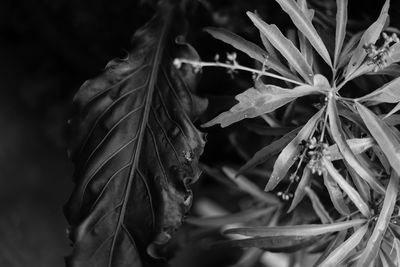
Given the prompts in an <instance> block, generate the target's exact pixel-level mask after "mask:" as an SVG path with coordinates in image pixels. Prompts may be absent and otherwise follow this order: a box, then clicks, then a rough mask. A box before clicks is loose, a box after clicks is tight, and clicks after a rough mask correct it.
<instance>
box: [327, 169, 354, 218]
mask: <svg viewBox="0 0 400 267" xmlns="http://www.w3.org/2000/svg"><path fill="white" fill-rule="evenodd" d="M323 177H324V185H325V187H326V189H327V190H328V193H329V197H330V199H331V201H332V204H333V206H334V207H335V209H336V210H337V211H338V212H339V213H340V214H342V215H345V216H347V215H349V214H350V210H349V207H348V206H347V205H346V203H345V201H344V194H343V192H342V190H341V189H340V188H339V186H338V184H337V183H336V181H335V180H333V178H332V177H331V176H330V175H329V174H328V173H327V172H323Z"/></svg>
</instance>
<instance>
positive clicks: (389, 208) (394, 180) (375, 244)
mask: <svg viewBox="0 0 400 267" xmlns="http://www.w3.org/2000/svg"><path fill="white" fill-rule="evenodd" d="M398 192H399V176H398V175H397V173H396V172H395V171H393V172H392V175H391V177H390V181H389V184H388V187H387V190H386V194H385V199H384V201H383V205H382V210H381V212H380V213H379V217H378V220H377V221H376V224H375V228H374V231H373V232H372V234H371V237H370V238H369V240H368V243H367V246H366V247H365V249H364V251H363V253H362V254H361V257H360V259H359V260H358V262H357V266H358V267H362V266H367V265H368V264H369V263H370V262H372V261H373V260H374V259H375V258H376V256H377V255H378V252H379V250H380V247H381V243H382V240H383V237H384V236H385V233H386V229H387V227H388V225H389V222H390V219H391V216H392V213H393V210H394V207H395V205H396V199H397V193H398Z"/></svg>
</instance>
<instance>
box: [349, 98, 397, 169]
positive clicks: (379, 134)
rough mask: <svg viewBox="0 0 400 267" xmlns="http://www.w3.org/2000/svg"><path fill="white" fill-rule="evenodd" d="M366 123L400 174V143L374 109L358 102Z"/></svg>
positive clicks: (359, 110) (358, 107) (358, 108)
mask: <svg viewBox="0 0 400 267" xmlns="http://www.w3.org/2000/svg"><path fill="white" fill-rule="evenodd" d="M356 106H357V110H358V112H359V113H360V116H361V118H362V119H363V121H364V123H365V125H366V126H367V128H368V130H369V131H370V133H371V135H372V136H373V137H374V139H375V140H376V142H377V143H378V145H379V146H380V148H381V149H382V151H383V153H385V155H386V158H387V159H388V161H389V162H390V165H391V166H392V168H393V169H394V170H395V171H396V172H397V174H400V143H399V141H398V140H397V139H396V137H395V136H394V134H393V132H392V130H391V129H390V128H389V126H388V125H387V124H386V123H385V122H383V121H382V120H381V119H379V118H378V117H377V116H376V115H375V114H374V113H373V112H372V111H370V110H369V109H368V108H366V107H364V106H363V105H361V104H359V103H357V102H356Z"/></svg>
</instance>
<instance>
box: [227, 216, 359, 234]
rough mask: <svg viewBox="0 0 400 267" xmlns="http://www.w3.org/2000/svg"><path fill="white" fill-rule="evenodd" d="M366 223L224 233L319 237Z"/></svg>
mask: <svg viewBox="0 0 400 267" xmlns="http://www.w3.org/2000/svg"><path fill="white" fill-rule="evenodd" d="M365 222H366V220H365V219H354V220H350V221H344V222H337V223H329V224H303V225H293V226H276V227H262V226H259V227H243V228H231V229H228V230H225V231H224V234H240V235H245V236H258V237H272V236H279V237H282V236H299V237H300V236H317V235H322V234H327V233H332V232H339V231H343V230H346V229H348V228H350V227H355V226H359V225H361V224H364V223H365Z"/></svg>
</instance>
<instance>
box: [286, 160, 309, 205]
mask: <svg viewBox="0 0 400 267" xmlns="http://www.w3.org/2000/svg"><path fill="white" fill-rule="evenodd" d="M311 177H312V175H311V170H310V168H308V167H305V168H304V170H303V174H302V176H301V179H300V182H299V184H298V185H297V188H296V191H295V192H294V197H293V200H292V204H291V205H290V208H289V210H288V213H289V212H291V211H292V210H293V209H294V208H296V207H297V205H298V204H299V203H300V202H301V201H302V200H303V198H304V196H305V195H306V190H305V189H306V188H307V187H308V186H310V185H311Z"/></svg>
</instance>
